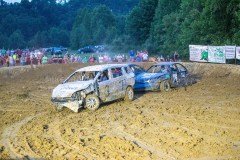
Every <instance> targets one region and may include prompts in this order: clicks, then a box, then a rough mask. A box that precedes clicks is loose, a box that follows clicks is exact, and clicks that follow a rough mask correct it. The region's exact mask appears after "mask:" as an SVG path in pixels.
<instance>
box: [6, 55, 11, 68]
mask: <svg viewBox="0 0 240 160" xmlns="http://www.w3.org/2000/svg"><path fill="white" fill-rule="evenodd" d="M5 59H6V63H7V67H9V65H10V64H9V55H6V57H5Z"/></svg>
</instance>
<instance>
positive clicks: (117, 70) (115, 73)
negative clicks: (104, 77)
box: [111, 67, 123, 78]
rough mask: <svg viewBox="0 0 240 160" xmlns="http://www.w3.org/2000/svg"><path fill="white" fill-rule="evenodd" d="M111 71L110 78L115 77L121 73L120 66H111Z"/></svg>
mask: <svg viewBox="0 0 240 160" xmlns="http://www.w3.org/2000/svg"><path fill="white" fill-rule="evenodd" d="M111 72H112V78H117V77H120V76H122V75H123V72H122V68H121V67H117V68H111Z"/></svg>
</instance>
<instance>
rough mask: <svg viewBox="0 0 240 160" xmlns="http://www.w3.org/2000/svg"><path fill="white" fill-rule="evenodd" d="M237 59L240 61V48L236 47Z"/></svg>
mask: <svg viewBox="0 0 240 160" xmlns="http://www.w3.org/2000/svg"><path fill="white" fill-rule="evenodd" d="M236 59H239V60H240V47H236Z"/></svg>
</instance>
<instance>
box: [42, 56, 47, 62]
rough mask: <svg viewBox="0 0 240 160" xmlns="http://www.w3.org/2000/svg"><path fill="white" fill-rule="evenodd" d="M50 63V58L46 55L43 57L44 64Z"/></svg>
mask: <svg viewBox="0 0 240 160" xmlns="http://www.w3.org/2000/svg"><path fill="white" fill-rule="evenodd" d="M47 63H48V57H47V56H46V55H44V56H43V57H42V64H47Z"/></svg>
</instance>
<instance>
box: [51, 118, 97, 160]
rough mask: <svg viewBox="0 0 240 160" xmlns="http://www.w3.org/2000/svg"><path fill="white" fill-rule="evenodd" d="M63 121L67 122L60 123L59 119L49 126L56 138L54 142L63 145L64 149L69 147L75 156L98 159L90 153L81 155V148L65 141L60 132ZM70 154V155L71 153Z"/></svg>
mask: <svg viewBox="0 0 240 160" xmlns="http://www.w3.org/2000/svg"><path fill="white" fill-rule="evenodd" d="M75 116H76V115H74V116H72V115H70V116H68V117H66V119H68V118H72V117H75ZM63 121H66V120H62V121H59V119H58V118H56V119H55V120H54V121H53V122H52V123H50V124H49V128H50V129H51V131H50V133H52V134H51V135H52V137H53V138H54V140H55V141H56V142H57V143H58V144H59V145H63V146H64V147H67V148H68V149H71V150H72V151H71V152H73V153H75V154H78V155H81V156H83V157H84V158H86V159H94V158H96V157H95V156H93V155H90V154H89V153H86V152H84V153H82V154H79V153H80V152H79V151H80V150H81V148H79V147H78V146H76V145H73V144H70V143H68V142H67V141H66V140H64V138H63V137H62V136H61V132H60V129H59V127H60V125H61V124H62V122H63ZM69 154H70V153H69Z"/></svg>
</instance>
